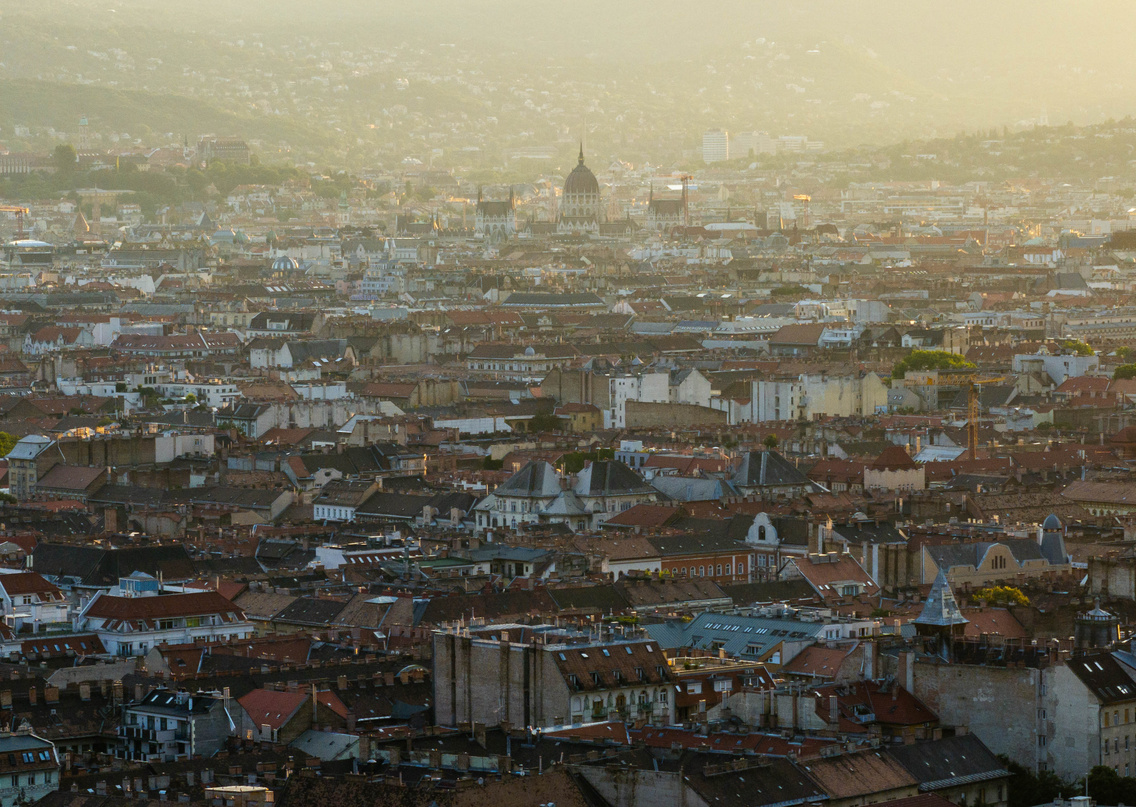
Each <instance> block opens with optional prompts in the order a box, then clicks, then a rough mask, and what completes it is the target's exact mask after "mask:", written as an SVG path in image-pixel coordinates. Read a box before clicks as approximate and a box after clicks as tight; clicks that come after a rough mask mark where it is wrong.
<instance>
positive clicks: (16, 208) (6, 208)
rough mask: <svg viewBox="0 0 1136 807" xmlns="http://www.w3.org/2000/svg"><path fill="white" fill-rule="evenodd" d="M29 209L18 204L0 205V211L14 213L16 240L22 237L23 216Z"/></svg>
mask: <svg viewBox="0 0 1136 807" xmlns="http://www.w3.org/2000/svg"><path fill="white" fill-rule="evenodd" d="M30 212H31V211H30V210H28V209H27V208H26V207H22V206H20V205H0V213H15V214H16V240H17V241H19V240H21V239H22V238H23V237H24V234H25V233H24V216H26V215H28V214H29V213H30Z"/></svg>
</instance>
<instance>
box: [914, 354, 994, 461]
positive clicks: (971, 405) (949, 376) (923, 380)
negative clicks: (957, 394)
mask: <svg viewBox="0 0 1136 807" xmlns="http://www.w3.org/2000/svg"><path fill="white" fill-rule="evenodd" d="M913 374H914V378H910V377H909V376H910V375H912V373H908V374H907V375H906V376H905V377H904V379H903V385H904V386H905V387H959V388H960V389H966V444H967V457H968V458H969V459H972V460H974V459H978V388H979V387H980V386H982V385H983V384H997V383H999V382H1002V381H1005V380H1006V377H1005V376H987V377H984V378H978V377H977V376H975V375H974V374H972V373H935V374H933V375H932V374H930V373H927V372H925V371H923V372H920V371H913Z"/></svg>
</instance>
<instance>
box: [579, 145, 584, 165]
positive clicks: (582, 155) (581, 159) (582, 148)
mask: <svg viewBox="0 0 1136 807" xmlns="http://www.w3.org/2000/svg"><path fill="white" fill-rule="evenodd" d="M583 164H584V141H583V140H581V141H580V165H583Z"/></svg>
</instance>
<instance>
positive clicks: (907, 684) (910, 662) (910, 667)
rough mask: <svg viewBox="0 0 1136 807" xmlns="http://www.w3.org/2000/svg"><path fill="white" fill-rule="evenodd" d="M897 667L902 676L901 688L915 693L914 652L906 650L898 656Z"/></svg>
mask: <svg viewBox="0 0 1136 807" xmlns="http://www.w3.org/2000/svg"><path fill="white" fill-rule="evenodd" d="M899 669H900V672H901V674H902V676H903V688H904V689H906V690H907V691H908V692H910V693H911V694H913V695H914V694H915V653H914V652H912V651H910V650H908V651H906V652H905V653H901V654H900V656H899Z"/></svg>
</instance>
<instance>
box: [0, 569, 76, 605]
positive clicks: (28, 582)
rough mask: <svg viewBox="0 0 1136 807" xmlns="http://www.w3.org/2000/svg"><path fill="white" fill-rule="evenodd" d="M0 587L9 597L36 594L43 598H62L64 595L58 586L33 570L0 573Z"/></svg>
mask: <svg viewBox="0 0 1136 807" xmlns="http://www.w3.org/2000/svg"><path fill="white" fill-rule="evenodd" d="M0 588H3V589H4V591H5V592H6V593H7V594H8V596H9V597H16V596H20V595H23V594H38V595H40V599H44V600H64V599H66V597H65V596H64V594H63V592H62V591H60V590H59V587H58V586H55V585H54V584H52V583H49V582H47V581H46V580H44V579H43V578H42V577H41V576H40V575H38V574H36V573H35V572H16V573H15V574H0Z"/></svg>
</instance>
